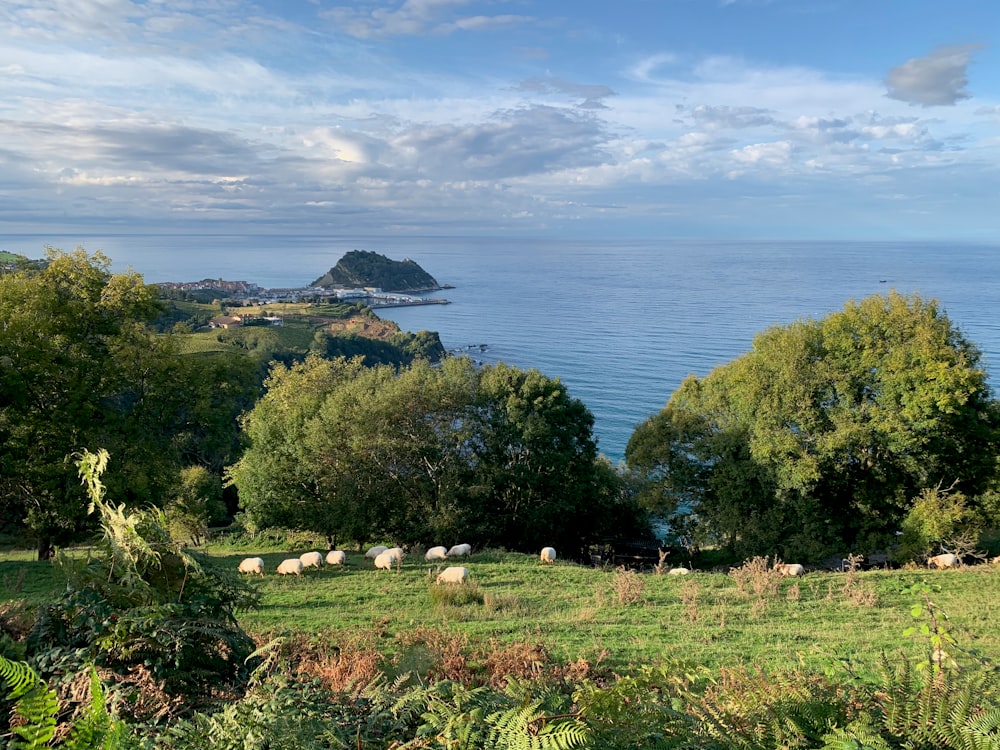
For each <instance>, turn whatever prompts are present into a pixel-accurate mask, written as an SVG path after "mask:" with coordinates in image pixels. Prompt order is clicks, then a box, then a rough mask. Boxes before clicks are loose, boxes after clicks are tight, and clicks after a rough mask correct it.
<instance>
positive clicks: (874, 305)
mask: <svg viewBox="0 0 1000 750" xmlns="http://www.w3.org/2000/svg"><path fill="white" fill-rule="evenodd" d="M998 430H1000V411H998V405H997V403H996V402H995V401H994V400H993V399H992V398H991V395H990V391H989V388H988V386H987V381H986V373H985V372H984V370H983V368H982V367H981V366H980V363H979V352H978V351H977V350H976V348H975V347H974V346H973V345H972V344H970V343H969V342H968V341H966V340H965V338H964V337H963V336H962V335H961V333H960V332H959V331H958V330H957V329H956V328H955V327H954V326H953V325H952V324H951V322H950V321H949V320H948V318H947V317H946V316H945V315H944V314H943V313H942V312H941V311H940V309H939V308H938V305H937V304H936V303H935V302H933V301H926V300H923V299H921V298H919V297H916V296H903V295H900V294H897V293H891V294H889V295H887V296H880V295H876V296H874V297H869V298H867V299H865V300H862V301H861V302H849V303H848V304H847V305H846V306H845V308H844V310H843V311H841V312H837V313H834V314H831V315H829V316H827V317H825V318H823V319H821V320H802V321H798V322H795V323H793V324H791V325H788V326H777V327H774V328H770V329H767V330H765V331H764V332H763V333H761V334H759V335H758V336H757V337H756V338H755V339H754V342H753V349H752V350H751V351H750V352H749V353H747V354H745V355H743V356H742V357H740V358H738V359H736V360H734V361H733V362H731V363H729V364H727V365H723V366H722V367H719V368H716V369H715V370H713V371H712V372H711V373H710V374H709V375H708V376H707V377H705V378H701V379H699V378H695V377H691V378H688V379H687V380H686V381H685V382H684V383H682V384H681V387H680V388H679V389H678V390H677V391H676V392H675V393H674V394H673V395H672V396H671V398H670V401H669V402H668V404H667V406H666V407H665V408H664V409H663V410H662V411H661V412H660V413H659V414H657V415H655V416H654V417H651V418H650V419H649V420H647V422H645V423H644V424H642V425H640V426H639V428H638V429H637V430H636V431H635V433H634V434H633V436H632V438H631V440H630V441H629V445H628V447H627V449H626V460H627V461H628V463H629V465H630V466H633V467H634V468H636V469H638V470H641V471H643V472H645V473H646V474H647V476H649V477H650V478H651V479H653V480H654V481H656V482H657V483H658V487H659V490H660V493H661V495H662V497H663V498H665V502H666V503H667V504H668V505H669V503H670V502H680V503H683V504H684V507H685V509H688V510H691V511H693V512H694V513H695V514H696V516H697V518H698V520H699V521H700V523H701V525H702V528H703V529H704V530H705V531H706V532H707V533H709V534H711V535H713V536H714V537H715V538H716V539H717V540H719V541H721V542H722V543H724V544H726V545H728V546H729V547H730V549H732V550H733V551H734V552H736V553H738V554H743V555H746V554H779V555H783V556H786V557H790V556H793V555H794V556H801V557H803V559H814V558H817V557H821V556H823V555H824V554H825V553H827V552H830V551H833V550H843V549H844V548H854V547H857V546H860V547H864V548H872V547H874V546H880V545H884V544H887V543H888V542H889V541H890V540H891V539H893V532H894V531H895V530H896V529H898V528H899V524H900V522H901V521H902V519H903V517H904V516H905V514H906V512H907V510H908V508H909V506H910V504H911V500H910V499H911V498H913V497H916V496H917V495H918V494H919V492H920V491H921V490H922V489H923V488H927V487H934V486H937V485H938V484H947V485H949V486H950V485H951V484H952V483H953V482H954V483H955V487H956V490H958V491H961V492H964V493H966V494H969V495H974V494H976V493H977V492H979V491H981V490H982V489H984V488H986V487H987V486H988V485H989V483H990V482H991V481H992V479H993V477H994V473H995V469H996V455H997V446H998V439H1000V431H998Z"/></svg>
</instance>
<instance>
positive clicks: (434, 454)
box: [229, 357, 623, 555]
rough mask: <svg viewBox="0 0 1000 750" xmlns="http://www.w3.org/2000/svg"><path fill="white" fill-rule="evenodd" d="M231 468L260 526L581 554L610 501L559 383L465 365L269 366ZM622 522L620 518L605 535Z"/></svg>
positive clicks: (606, 480) (582, 415) (580, 414)
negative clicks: (546, 546)
mask: <svg viewBox="0 0 1000 750" xmlns="http://www.w3.org/2000/svg"><path fill="white" fill-rule="evenodd" d="M266 389H267V391H266V393H265V395H264V396H263V397H262V398H261V400H260V401H259V402H258V404H257V405H256V406H255V407H254V409H253V410H252V411H250V412H249V413H248V414H247V415H246V416H245V418H244V420H243V426H244V429H245V432H246V436H247V439H248V442H249V446H248V448H247V451H246V452H245V453H244V455H243V457H242V458H241V459H240V460H239V461H237V462H236V463H235V464H234V465H233V466H231V467H230V469H229V481H230V482H231V483H233V484H235V486H236V487H237V489H238V490H239V495H240V503H241V505H242V507H243V508H244V509H245V510H246V512H247V513H249V514H250V516H251V517H252V519H253V521H254V522H255V524H256V525H257V526H268V525H280V526H291V527H295V528H300V529H306V530H311V531H315V532H316V533H320V534H324V535H326V536H327V537H328V538H329V540H330V542H331V543H336V542H340V541H347V540H353V541H356V542H357V543H358V544H360V543H361V542H362V541H364V540H366V539H372V538H374V537H386V538H391V539H394V540H397V541H399V542H424V543H426V542H428V541H431V540H434V541H435V543H444V542H445V541H447V540H455V541H457V540H459V539H461V540H462V541H467V542H470V543H474V544H480V545H482V544H491V545H497V546H506V547H509V548H512V549H522V550H532V551H533V550H535V549H536V548H537V547H539V546H541V545H543V544H552V545H554V546H561V547H562V549H563V550H565V552H566V554H567V555H572V554H574V553H578V552H580V551H581V550H582V549H583V548H584V547H585V546H586V544H587V543H588V542H589V541H592V540H593V538H594V537H595V536H596V535H598V534H601V533H606V532H607V529H606V528H603V527H602V526H601V524H606V523H609V522H610V521H609V519H611V518H612V516H615V514H612V513H610V512H609V513H604V514H602V512H601V511H602V508H608V507H610V506H611V505H613V504H615V503H619V502H620V497H619V496H618V495H616V492H617V490H618V487H617V485H616V482H615V481H614V479H613V477H614V473H613V472H610V473H609V472H607V471H604V470H602V469H601V467H600V464H599V461H598V456H597V450H596V443H595V441H594V439H593V436H592V426H593V417H592V415H591V414H590V412H589V411H588V410H587V409H586V407H584V405H583V404H582V403H581V402H580V401H579V400H577V399H574V398H572V397H571V396H570V395H569V394H568V392H567V391H566V388H565V387H564V386H563V385H562V384H561V383H560V382H559V381H558V380H554V379H551V378H547V377H545V376H544V375H542V374H540V373H538V372H537V371H534V370H531V371H527V372H525V371H521V370H519V369H517V368H513V367H509V366H507V365H503V364H499V365H494V366H488V367H483V368H476V367H475V366H474V365H473V363H472V362H471V361H470V360H468V359H465V358H451V359H447V360H445V361H444V362H443V363H442V365H441V366H440V367H432V366H431V365H430V364H428V363H427V362H424V361H419V362H416V363H415V364H414V365H412V366H411V367H408V368H404V369H402V370H400V371H398V372H397V371H396V370H394V369H393V368H391V367H388V366H378V367H373V368H364V367H362V366H361V364H360V361H359V360H357V359H352V360H347V359H337V360H324V359H320V358H318V357H311V358H309V359H308V360H307V361H306V362H303V363H300V364H296V365H292V366H291V367H286V366H284V365H276V366H275V367H274V368H273V370H272V372H271V375H270V377H269V379H268V381H267V383H266ZM621 521H623V518H622V515H621V514H619V515H617V517H615V518H614V522H616V523H617V522H621Z"/></svg>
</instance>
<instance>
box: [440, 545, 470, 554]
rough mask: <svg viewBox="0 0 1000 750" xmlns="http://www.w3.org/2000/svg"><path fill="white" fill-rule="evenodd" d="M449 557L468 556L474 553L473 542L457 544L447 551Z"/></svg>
mask: <svg viewBox="0 0 1000 750" xmlns="http://www.w3.org/2000/svg"><path fill="white" fill-rule="evenodd" d="M446 554H447V555H448V557H468V556H469V555H471V554H472V545H471V544H456V545H455V546H454V547H452V548H451V549H450V550H448V552H447V553H446Z"/></svg>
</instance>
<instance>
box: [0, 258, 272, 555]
mask: <svg viewBox="0 0 1000 750" xmlns="http://www.w3.org/2000/svg"><path fill="white" fill-rule="evenodd" d="M48 256H49V262H48V265H47V266H46V267H45V268H44V269H42V270H32V269H29V270H25V271H21V272H14V273H9V274H5V275H3V276H2V277H0V319H2V320H4V325H3V326H2V327H0V497H3V498H4V502H5V508H4V510H5V515H6V517H7V518H10V519H18V520H19V521H20V522H22V523H23V524H24V525H25V526H26V527H27V529H28V531H29V533H31V534H32V535H33V536H34V537H35V538H36V540H37V542H38V552H39V555H40V556H42V557H44V556H46V555H48V554H49V553H50V551H51V549H52V545H53V544H54V543H62V542H63V541H66V540H68V539H69V538H71V536H72V535H73V534H74V533H76V532H78V531H79V530H80V529H81V528H82V527H84V526H86V524H87V523H88V520H87V516H86V513H85V509H86V499H85V497H84V496H83V495H82V493H81V491H80V489H79V483H78V482H77V481H76V480H75V477H74V472H73V470H72V461H71V460H70V457H71V456H72V455H74V454H75V453H76V452H78V451H79V450H80V449H81V447H82V446H84V445H87V444H91V445H92V444H100V445H103V446H105V447H106V448H107V449H108V450H109V451H110V452H111V453H112V454H113V456H114V459H115V461H114V468H113V470H112V471H109V472H108V476H107V477H106V478H105V481H106V483H107V485H108V487H109V489H110V490H111V491H112V493H113V494H114V495H115V496H116V497H119V498H121V499H122V500H123V501H124V502H127V503H128V504H130V505H142V504H147V503H152V504H154V505H158V506H162V505H163V504H164V503H165V502H166V501H167V500H169V499H170V498H171V497H173V495H174V491H175V487H176V485H177V480H178V475H179V471H180V469H181V467H183V466H190V465H196V464H199V465H203V466H205V467H207V468H208V469H210V470H212V471H214V472H216V473H218V474H219V475H220V476H221V471H222V468H223V466H224V465H225V464H227V463H229V462H230V461H232V460H233V457H234V454H235V452H236V451H237V450H238V448H239V445H240V444H239V432H238V429H237V424H236V416H237V415H238V414H239V413H240V411H242V410H243V409H245V408H248V406H249V405H250V403H251V402H252V399H253V397H254V396H255V394H256V391H257V388H258V381H257V377H258V376H257V372H256V370H255V365H254V364H253V363H251V361H250V359H249V358H248V357H247V356H241V355H239V354H238V353H235V352H234V353H233V354H231V355H229V356H211V357H197V356H193V355H192V356H182V355H180V353H179V351H178V348H177V346H176V339H175V338H174V337H172V336H157V335H155V334H154V333H153V332H152V331H151V330H150V329H149V327H148V326H147V322H148V321H149V320H151V319H152V318H153V317H155V315H156V312H157V305H158V296H157V295H158V292H157V290H156V289H155V287H151V286H146V285H145V284H144V283H143V281H142V277H141V276H138V275H137V274H134V273H131V272H129V273H125V274H111V273H110V270H109V268H110V261H109V260H108V258H106V257H105V256H104V255H102V254H101V253H99V252H98V253H95V254H94V255H89V254H88V253H87V252H86V251H84V250H82V249H79V250H76V251H75V252H72V253H62V252H60V251H57V250H52V249H50V250H49V251H48Z"/></svg>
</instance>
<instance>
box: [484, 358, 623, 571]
mask: <svg viewBox="0 0 1000 750" xmlns="http://www.w3.org/2000/svg"><path fill="white" fill-rule="evenodd" d="M477 410H478V421H479V428H478V436H477V444H476V447H475V453H476V461H477V475H478V477H479V485H480V487H481V488H482V493H481V495H480V505H479V508H478V513H477V515H478V517H479V519H480V524H481V527H480V530H479V535H480V536H481V537H482V538H483V540H484V541H488V542H491V543H495V544H500V545H504V546H508V547H511V548H513V549H520V550H532V551H534V550H535V549H536V548H540V547H542V546H546V545H551V546H554V547H556V548H557V549H561V550H563V551H564V554H565V555H566V556H567V557H569V556H577V555H583V551H584V548H585V547H586V546H587V545H588V544H589V543H591V542H593V541H595V540H596V537H597V536H600V535H601V534H602V533H604V532H605V531H606V530H604V529H599V528H598V527H597V525H596V524H595V523H594V521H595V519H596V518H598V517H599V516H600V514H599V512H598V511H599V509H600V507H601V506H602V505H603V504H605V503H608V502H611V501H612V498H613V496H614V491H613V490H612V489H611V488H609V487H608V486H607V485H606V482H602V480H607V479H608V475H607V474H606V473H602V472H601V471H600V469H599V466H598V454H597V443H596V441H595V440H594V437H593V424H594V417H593V415H592V414H591V413H590V411H589V410H588V409H587V407H586V406H585V405H584V404H583V402H582V401H580V400H579V399H576V398H573V397H572V396H570V394H569V392H568V391H567V389H566V387H565V386H564V385H563V384H562V383H561V382H560V381H559V380H558V379H553V378H548V377H546V376H545V375H542V374H541V373H540V372H538V371H537V370H528V371H523V370H519V369H518V368H515V367H511V366H508V365H505V364H503V363H500V364H497V365H495V366H492V367H486V368H483V369H482V370H481V378H480V384H479V397H478V399H477Z"/></svg>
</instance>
